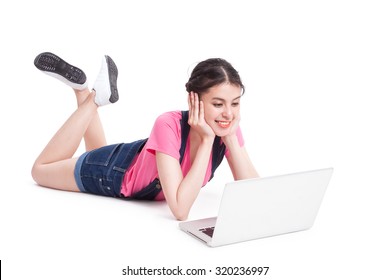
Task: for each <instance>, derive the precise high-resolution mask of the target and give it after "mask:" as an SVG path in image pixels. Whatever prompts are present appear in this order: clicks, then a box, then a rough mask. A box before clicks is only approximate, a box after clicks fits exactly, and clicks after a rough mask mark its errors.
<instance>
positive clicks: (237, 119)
mask: <svg viewBox="0 0 390 280" xmlns="http://www.w3.org/2000/svg"><path fill="white" fill-rule="evenodd" d="M240 120H241V116H240V115H239V114H238V115H237V116H236V117H235V118H234V120H233V121H232V124H231V127H230V131H229V133H228V134H227V135H225V136H223V137H222V141H224V142H225V140H227V139H228V138H231V137H236V133H237V129H238V127H239V124H240Z"/></svg>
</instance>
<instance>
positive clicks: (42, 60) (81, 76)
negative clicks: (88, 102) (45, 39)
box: [34, 52, 87, 86]
mask: <svg viewBox="0 0 390 280" xmlns="http://www.w3.org/2000/svg"><path fill="white" fill-rule="evenodd" d="M34 65H35V67H37V68H38V69H39V70H41V71H44V72H47V74H49V73H53V74H57V75H59V76H61V77H63V78H64V79H65V80H66V81H68V82H69V83H68V84H69V85H70V86H74V85H76V86H82V85H84V84H85V82H86V81H87V76H86V75H85V73H84V72H83V70H81V69H80V68H77V67H75V66H73V65H71V64H69V63H67V62H66V61H65V60H63V59H61V58H60V57H59V56H57V55H55V54H53V53H50V52H45V53H41V54H39V55H38V56H37V57H36V58H35V60H34ZM66 81H64V82H65V83H66Z"/></svg>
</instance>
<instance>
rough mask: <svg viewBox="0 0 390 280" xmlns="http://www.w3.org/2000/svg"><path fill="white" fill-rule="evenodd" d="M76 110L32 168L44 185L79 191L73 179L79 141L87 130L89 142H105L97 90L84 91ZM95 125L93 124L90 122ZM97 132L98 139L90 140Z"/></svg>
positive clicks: (38, 181)
mask: <svg viewBox="0 0 390 280" xmlns="http://www.w3.org/2000/svg"><path fill="white" fill-rule="evenodd" d="M82 95H83V96H84V98H85V99H84V100H83V101H81V99H82V98H81V95H80V97H79V98H80V104H79V107H78V108H77V110H76V111H75V112H74V113H73V114H72V115H71V116H70V117H69V118H68V120H67V121H66V122H65V123H64V124H63V126H62V127H61V128H60V129H59V130H58V131H57V133H56V134H55V135H54V136H53V138H52V139H51V140H50V142H49V143H48V144H47V146H46V147H45V148H44V150H43V151H42V153H41V154H40V155H39V156H38V158H37V159H36V161H35V163H34V166H33V168H32V172H31V173H32V176H33V178H34V180H35V181H36V182H37V183H38V184H39V185H42V186H46V187H50V188H55V189H61V190H68V191H79V190H78V187H77V184H76V181H75V179H74V173H73V172H74V167H75V164H76V161H77V159H76V158H72V157H73V155H74V153H75V152H76V151H77V149H78V147H79V145H80V142H81V140H82V138H83V137H84V135H85V134H86V132H87V131H88V135H87V139H86V145H88V146H90V147H92V146H95V145H96V146H99V147H100V146H101V144H104V143H105V137H104V132H103V130H102V126H101V123H100V119H99V116H98V114H97V108H98V106H97V105H96V104H95V102H94V97H95V93H94V92H92V93H88V90H87V91H86V92H85V93H84V92H83V93H82ZM91 124H92V125H91ZM94 133H97V135H98V137H97V139H98V140H97V141H93V140H91V139H92V137H93V135H92V134H94Z"/></svg>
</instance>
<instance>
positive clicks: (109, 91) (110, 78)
mask: <svg viewBox="0 0 390 280" xmlns="http://www.w3.org/2000/svg"><path fill="white" fill-rule="evenodd" d="M117 79H118V68H117V67H116V65H115V62H114V61H113V60H112V59H111V57H109V56H108V55H105V56H104V57H103V60H102V67H101V68H100V72H99V74H98V76H97V78H96V81H95V84H94V85H93V90H94V91H95V92H96V96H95V103H96V104H97V105H98V106H103V105H107V104H110V103H115V102H117V101H118V99H119V95H118V88H117V84H116V82H117Z"/></svg>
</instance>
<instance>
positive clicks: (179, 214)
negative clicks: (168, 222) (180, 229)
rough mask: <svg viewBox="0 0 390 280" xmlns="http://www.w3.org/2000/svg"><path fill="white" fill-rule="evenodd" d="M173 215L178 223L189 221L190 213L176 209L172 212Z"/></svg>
mask: <svg viewBox="0 0 390 280" xmlns="http://www.w3.org/2000/svg"><path fill="white" fill-rule="evenodd" d="M172 214H173V215H174V216H175V218H176V220H178V221H185V220H187V219H188V211H185V210H182V209H175V210H173V211H172Z"/></svg>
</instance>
